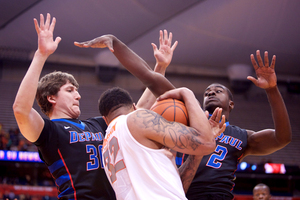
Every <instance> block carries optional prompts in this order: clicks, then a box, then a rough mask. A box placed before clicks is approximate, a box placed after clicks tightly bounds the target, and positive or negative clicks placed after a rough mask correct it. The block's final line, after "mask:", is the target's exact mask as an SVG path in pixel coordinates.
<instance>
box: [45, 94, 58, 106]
mask: <svg viewBox="0 0 300 200" xmlns="http://www.w3.org/2000/svg"><path fill="white" fill-rule="evenodd" d="M47 100H48V101H49V102H50V103H52V104H54V103H56V97H55V96H54V95H50V96H47Z"/></svg>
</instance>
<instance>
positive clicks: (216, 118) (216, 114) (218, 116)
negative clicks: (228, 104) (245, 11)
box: [210, 107, 222, 123]
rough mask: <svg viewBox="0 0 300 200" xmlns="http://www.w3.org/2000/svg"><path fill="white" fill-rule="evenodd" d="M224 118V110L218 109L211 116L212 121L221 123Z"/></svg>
mask: <svg viewBox="0 0 300 200" xmlns="http://www.w3.org/2000/svg"><path fill="white" fill-rule="evenodd" d="M221 116H222V108H219V107H217V108H216V109H215V110H214V112H213V114H212V115H211V117H210V119H212V120H214V121H215V122H217V123H219V121H220V119H221Z"/></svg>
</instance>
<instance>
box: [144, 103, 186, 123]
mask: <svg viewBox="0 0 300 200" xmlns="http://www.w3.org/2000/svg"><path fill="white" fill-rule="evenodd" d="M150 110H152V111H154V112H156V113H157V114H160V115H161V116H162V117H164V118H165V119H166V120H168V121H175V122H180V123H182V124H184V125H188V120H189V118H188V114H187V110H186V107H185V105H184V103H183V102H182V101H179V100H177V99H164V100H162V101H156V102H155V103H154V104H153V106H152V107H151V108H150Z"/></svg>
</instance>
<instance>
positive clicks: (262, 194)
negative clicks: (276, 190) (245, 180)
mask: <svg viewBox="0 0 300 200" xmlns="http://www.w3.org/2000/svg"><path fill="white" fill-rule="evenodd" d="M270 197H271V195H270V193H269V190H268V189H267V188H266V187H265V186H257V187H255V188H254V190H253V199H254V200H269V199H270Z"/></svg>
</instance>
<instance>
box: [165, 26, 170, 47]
mask: <svg viewBox="0 0 300 200" xmlns="http://www.w3.org/2000/svg"><path fill="white" fill-rule="evenodd" d="M164 44H165V45H169V39H168V31H167V30H166V29H165V30H164ZM169 46H170V45H169Z"/></svg>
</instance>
